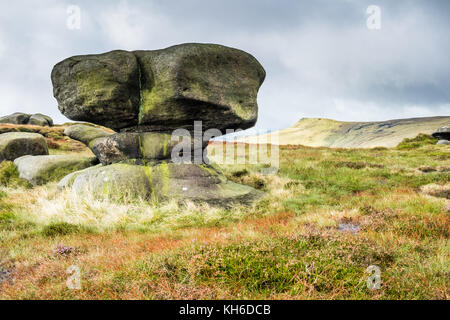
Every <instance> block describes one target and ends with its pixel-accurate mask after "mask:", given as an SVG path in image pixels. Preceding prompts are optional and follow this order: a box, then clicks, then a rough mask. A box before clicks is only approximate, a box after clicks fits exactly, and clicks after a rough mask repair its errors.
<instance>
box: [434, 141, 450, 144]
mask: <svg viewBox="0 0 450 320" xmlns="http://www.w3.org/2000/svg"><path fill="white" fill-rule="evenodd" d="M436 144H444V145H450V140H439V141H438V142H437V143H436Z"/></svg>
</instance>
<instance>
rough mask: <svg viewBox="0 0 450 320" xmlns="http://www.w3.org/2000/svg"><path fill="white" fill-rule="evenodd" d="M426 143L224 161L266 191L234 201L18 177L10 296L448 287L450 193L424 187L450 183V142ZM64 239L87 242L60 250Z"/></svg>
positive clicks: (248, 295) (405, 292)
mask: <svg viewBox="0 0 450 320" xmlns="http://www.w3.org/2000/svg"><path fill="white" fill-rule="evenodd" d="M428 142H429V140H428V138H427V139H425V138H423V137H420V138H418V139H417V141H413V142H411V141H406V142H405V143H403V145H401V146H399V147H398V148H392V149H386V148H374V149H328V148H307V147H302V146H286V147H282V148H281V149H280V168H279V170H278V172H277V173H276V174H273V175H263V174H261V169H262V168H263V166H261V165H215V166H216V167H218V168H219V169H220V170H222V171H223V172H224V174H225V175H226V176H227V177H228V178H229V179H231V180H233V181H236V182H239V183H245V184H248V185H252V186H254V187H256V188H259V189H260V190H263V191H265V192H266V196H265V197H264V198H262V199H260V200H259V201H257V202H256V203H255V204H254V205H252V206H250V207H235V208H233V209H230V210H228V209H223V208H214V207H210V206H207V205H199V204H194V203H185V204H181V205H180V204H177V203H173V202H170V203H164V204H160V205H157V206H155V205H151V204H149V203H147V202H145V201H144V200H129V201H127V200H126V199H125V202H124V203H121V204H118V203H111V202H108V201H99V200H95V199H93V198H90V197H85V198H82V199H80V198H78V197H76V196H75V195H73V194H72V193H71V192H69V191H57V190H56V186H55V184H49V185H47V186H42V187H36V188H34V189H27V188H25V187H23V186H17V185H13V186H12V185H11V184H9V183H6V184H5V185H3V186H2V187H1V191H0V240H1V241H0V252H1V255H0V258H1V260H0V267H2V265H8V266H13V267H14V270H15V271H14V281H13V284H10V283H5V284H2V285H1V288H0V297H1V298H5V299H10V298H27V299H77V298H81V299H214V298H219V299H234V298H243V299H300V298H302V299H317V298H319V299H448V298H449V287H450V281H449V279H450V277H449V270H450V241H449V230H450V211H449V210H450V202H449V200H448V199H446V198H445V197H433V196H430V195H428V194H426V193H424V192H423V190H424V187H425V186H428V185H435V186H441V187H443V186H445V185H446V184H448V183H449V181H450V172H449V170H448V167H449V166H450V149H449V148H448V146H437V145H434V144H431V143H428ZM406 145H407V146H406ZM211 148H214V145H213V146H211ZM211 159H212V160H213V161H214V156H212V157H211ZM424 166H425V167H426V168H427V170H423V167H424ZM421 167H422V169H421ZM430 168H431V169H430ZM446 168H447V169H446ZM424 171H425V172H424ZM12 176H14V175H12ZM343 224H344V225H350V226H355V227H356V229H355V230H357V231H356V232H348V231H345V229H342V228H340V226H342V225H343ZM343 230H344V231H343ZM57 245H65V246H70V247H73V248H74V250H76V251H77V252H79V254H77V255H73V256H72V255H69V256H65V257H55V256H54V254H53V252H54V249H55V246H57ZM71 265H78V266H80V268H81V270H82V285H83V289H82V290H70V289H68V288H67V287H66V285H65V281H66V279H67V274H66V269H67V267H69V266H71ZM371 265H375V266H378V267H379V268H380V270H381V281H382V283H381V288H380V289H379V290H369V289H368V287H367V285H366V282H367V278H368V277H369V275H370V274H368V273H367V272H366V269H367V268H368V267H369V266H371Z"/></svg>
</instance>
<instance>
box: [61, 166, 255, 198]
mask: <svg viewBox="0 0 450 320" xmlns="http://www.w3.org/2000/svg"><path fill="white" fill-rule="evenodd" d="M63 181H64V186H65V187H70V184H72V186H71V187H72V191H73V192H74V193H76V194H91V195H94V196H95V197H97V198H107V199H113V200H119V201H120V200H123V199H130V198H141V199H146V200H157V201H164V200H169V199H176V200H178V201H180V202H181V201H183V200H190V201H194V202H200V201H201V202H207V203H210V204H212V205H219V206H230V205H232V204H234V203H244V204H246V203H250V202H251V201H253V200H255V199H257V198H259V197H261V195H262V194H263V193H262V192H260V191H258V190H256V189H253V188H251V187H249V186H246V185H240V184H237V183H234V182H231V181H228V180H227V179H226V178H225V177H224V176H222V175H221V174H220V173H218V172H217V171H215V170H214V169H212V168H211V167H208V166H206V165H195V164H174V163H169V164H166V163H162V164H160V165H154V166H141V165H130V164H123V163H116V164H112V165H108V166H99V167H95V168H90V169H88V170H84V171H82V172H80V173H77V174H73V175H71V176H70V177H66V178H64V179H63ZM61 182H62V181H61ZM60 184H62V183H60Z"/></svg>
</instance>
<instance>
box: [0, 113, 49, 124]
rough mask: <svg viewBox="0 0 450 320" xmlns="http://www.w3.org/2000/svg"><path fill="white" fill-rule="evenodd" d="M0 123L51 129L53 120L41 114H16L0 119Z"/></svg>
mask: <svg viewBox="0 0 450 320" xmlns="http://www.w3.org/2000/svg"><path fill="white" fill-rule="evenodd" d="M0 123H10V124H29V125H34V126H41V127H53V119H52V118H50V117H49V116H46V115H43V114H41V113H36V114H26V113H22V112H16V113H13V114H11V115H8V116H4V117H1V118H0Z"/></svg>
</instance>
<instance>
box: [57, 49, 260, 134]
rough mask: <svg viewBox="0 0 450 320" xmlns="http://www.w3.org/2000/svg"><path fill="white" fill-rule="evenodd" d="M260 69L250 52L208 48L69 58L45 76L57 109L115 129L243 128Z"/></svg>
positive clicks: (252, 116)
mask: <svg viewBox="0 0 450 320" xmlns="http://www.w3.org/2000/svg"><path fill="white" fill-rule="evenodd" d="M264 78H265V71H264V69H263V67H262V66H261V65H260V64H259V62H258V61H257V60H256V59H255V58H254V57H253V56H251V55H250V54H248V53H246V52H243V51H241V50H237V49H233V48H229V47H225V46H220V45H214V44H195V43H190V44H182V45H178V46H173V47H170V48H167V49H162V50H153V51H135V52H126V51H112V52H108V53H104V54H98V55H87V56H76V57H72V58H69V59H66V60H64V61H62V62H60V63H58V64H57V65H56V66H55V67H54V69H53V72H52V82H53V87H54V95H55V98H56V99H57V100H58V103H59V109H60V111H61V112H62V113H63V114H64V115H66V116H67V117H68V118H70V119H72V120H83V121H89V122H93V123H96V124H100V125H104V126H107V127H110V128H113V129H115V130H117V129H125V130H126V131H135V132H142V131H165V132H170V131H172V130H174V129H177V128H187V129H190V130H191V129H193V123H194V120H202V121H203V126H204V128H205V129H208V128H218V129H221V130H222V129H234V128H241V129H246V128H249V127H251V126H253V125H254V124H255V122H256V119H257V109H258V107H257V102H256V98H257V93H258V89H259V87H260V86H261V84H262V82H263V81H264Z"/></svg>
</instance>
